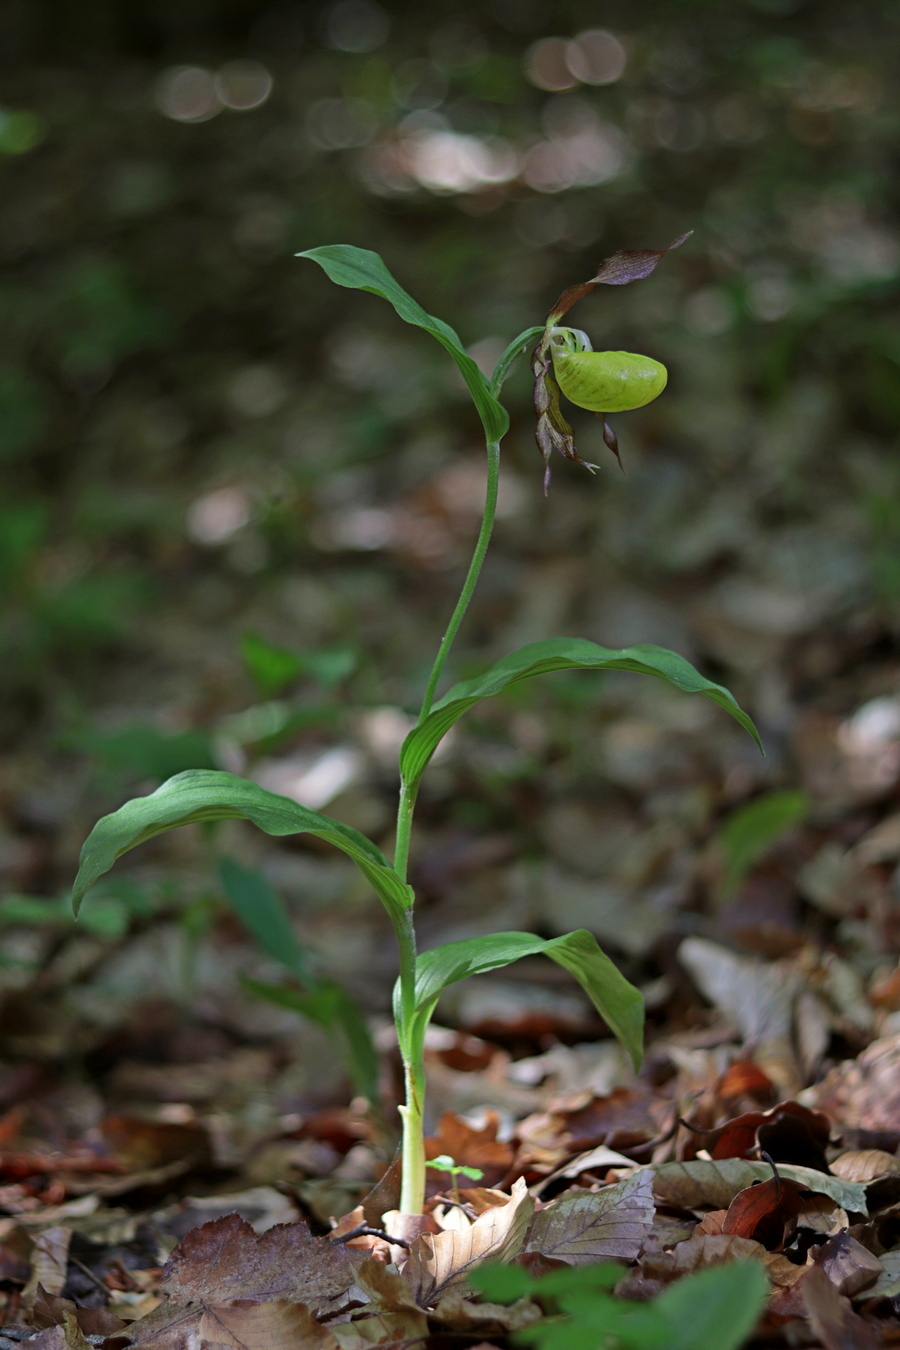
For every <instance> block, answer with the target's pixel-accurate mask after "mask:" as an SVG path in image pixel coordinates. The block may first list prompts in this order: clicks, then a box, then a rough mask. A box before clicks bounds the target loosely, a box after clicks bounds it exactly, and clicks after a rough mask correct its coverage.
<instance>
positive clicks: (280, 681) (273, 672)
mask: <svg viewBox="0 0 900 1350" xmlns="http://www.w3.org/2000/svg"><path fill="white" fill-rule="evenodd" d="M241 656H242V657H243V658H244V665H245V666H246V667H247V669H248V670H249V672H250V674H251V675H252V676H253V679H254V680H255V681H256V685H257V688H258V689H259V691H260V693H261V694H262V696H263V698H271V697H272V696H273V695H274V694H280V693H281V691H282V689H284V688H285V686H286V685H289V684H290V683H291V681H292V680H295V679H296V678H297V676H298V675H299V674H300V671H301V670H302V669H303V658H302V657H300V656H298V655H297V653H296V652H292V651H289V650H288V648H287V647H277V646H276V645H275V643H273V642H266V641H265V639H263V638H261V637H258V636H257V634H256V633H245V634H244V636H243V637H242V638H241Z"/></svg>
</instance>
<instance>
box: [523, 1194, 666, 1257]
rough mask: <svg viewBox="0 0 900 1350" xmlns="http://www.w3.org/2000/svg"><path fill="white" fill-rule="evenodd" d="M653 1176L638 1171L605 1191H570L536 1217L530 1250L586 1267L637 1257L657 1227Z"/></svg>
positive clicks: (527, 1244) (532, 1226) (530, 1233)
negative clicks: (589, 1263)
mask: <svg viewBox="0 0 900 1350" xmlns="http://www.w3.org/2000/svg"><path fill="white" fill-rule="evenodd" d="M654 1213H655V1206H654V1203H653V1178H652V1175H650V1174H649V1173H647V1172H636V1173H635V1174H634V1175H633V1176H630V1177H626V1178H625V1180H624V1181H620V1182H618V1183H617V1184H616V1185H615V1186H609V1187H607V1188H606V1189H605V1190H602V1191H567V1192H566V1193H565V1195H562V1196H560V1198H559V1199H558V1200H553V1201H552V1202H551V1203H550V1204H548V1205H547V1206H545V1208H544V1209H542V1210H541V1211H540V1213H539V1214H537V1215H536V1217H535V1220H534V1223H533V1224H532V1225H531V1229H530V1231H529V1233H528V1237H527V1238H526V1240H525V1246H526V1248H527V1249H528V1250H529V1251H537V1252H541V1254H542V1255H544V1256H552V1257H553V1258H554V1259H555V1260H557V1261H566V1262H568V1263H569V1264H570V1265H576V1266H577V1265H581V1264H583V1263H586V1262H590V1261H603V1260H607V1259H612V1260H619V1261H634V1260H635V1259H636V1258H637V1256H638V1255H639V1253H640V1250H641V1247H642V1246H643V1245H644V1242H645V1241H646V1238H647V1234H648V1233H649V1232H650V1229H651V1227H652V1226H653V1216H654Z"/></svg>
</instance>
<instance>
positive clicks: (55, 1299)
mask: <svg viewBox="0 0 900 1350" xmlns="http://www.w3.org/2000/svg"><path fill="white" fill-rule="evenodd" d="M67 1314H68V1315H71V1316H73V1317H74V1318H75V1320H76V1322H77V1323H78V1325H79V1327H80V1328H81V1330H82V1331H83V1332H84V1334H85V1336H115V1335H116V1333H117V1332H119V1331H121V1330H122V1328H123V1327H127V1326H128V1323H127V1322H125V1321H123V1319H122V1318H121V1317H116V1315H115V1313H111V1312H107V1311H106V1309H105V1308H79V1307H78V1306H77V1305H76V1304H75V1303H74V1302H73V1301H72V1299H70V1298H61V1297H60V1296H59V1295H58V1294H48V1293H47V1290H46V1289H45V1288H44V1286H43V1285H42V1284H39V1285H38V1290H37V1295H36V1297H35V1300H34V1307H33V1309H32V1314H31V1315H32V1318H33V1320H34V1325H35V1326H36V1327H57V1326H58V1327H61V1326H63V1325H64V1324H65V1319H66V1315H67Z"/></svg>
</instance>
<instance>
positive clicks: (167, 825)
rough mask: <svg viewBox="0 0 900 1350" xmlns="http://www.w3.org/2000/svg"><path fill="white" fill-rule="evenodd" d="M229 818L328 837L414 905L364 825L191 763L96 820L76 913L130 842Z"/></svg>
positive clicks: (383, 888) (382, 891)
mask: <svg viewBox="0 0 900 1350" xmlns="http://www.w3.org/2000/svg"><path fill="white" fill-rule="evenodd" d="M229 819H230V820H250V821H252V822H253V824H254V825H257V826H259V828H260V829H261V830H264V831H265V833H266V834H274V835H283V834H304V833H306V834H314V835H317V836H318V838H320V839H327V840H328V842H329V843H331V844H334V845H335V847H336V848H339V849H341V851H342V852H344V853H346V854H347V856H348V857H350V858H352V859H353V861H354V862H355V863H356V865H357V867H358V868H359V869H360V871H361V872H362V873H363V874H364V876H365V877H366V879H367V880H368V881H369V883H370V884H371V886H372V887H373V888H374V890H375V891H376V893H377V895H378V897H379V899H380V900H381V901H382V903H383V904H384V905H385V907H386V908H387V909H388V910H389V911H390V912H391V913H393V914H397V913H399V912H401V911H403V910H405V909H407V908H408V907H409V906H410V905H411V904H412V901H413V894H412V891H411V890H410V888H409V887H408V886H406V885H404V883H403V882H402V881H401V880H400V878H399V877H398V876H397V873H396V872H395V871H394V869H393V868H392V867H391V865H390V863H389V862H388V860H387V859H386V858H385V856H384V854H383V853H382V852H381V850H380V849H378V848H377V847H376V846H375V844H373V843H372V841H371V840H370V839H367V838H366V836H365V835H364V834H360V833H359V831H358V830H354V829H351V828H350V826H349V825H342V824H341V823H340V821H337V820H332V819H331V817H330V816H323V815H321V814H320V812H318V811H310V810H308V809H307V808H306V807H305V806H300V805H298V803H297V802H294V801H291V800H290V798H289V797H280V796H278V794H277V793H274V792H267V791H266V789H265V788H261V787H260V786H259V785H258V784H257V783H251V782H250V781H249V780H248V779H246V778H237V777H235V775H234V774H231V773H223V772H221V771H219V770H216V769H189V770H188V771H187V772H186V773H179V774H176V775H175V777H174V778H170V779H169V780H168V781H167V782H165V783H163V785H162V787H159V788H157V789H156V791H155V792H153V793H151V794H150V796H149V797H135V798H133V799H132V800H131V801H130V802H126V803H125V805H124V806H120V807H119V809H118V811H114V812H113V813H112V815H109V816H104V817H103V819H102V820H99V821H98V822H97V824H96V825H95V826H94V828H93V829H92V830H91V833H90V834H89V835H88V837H87V839H86V840H85V843H84V846H83V848H82V850H81V858H80V861H79V867H78V876H77V877H76V878H75V886H74V888H73V891H72V907H73V909H74V911H75V913H76V914H77V913H78V910H79V909H80V907H81V902H82V900H83V899H84V896H85V894H86V893H87V891H88V890H89V888H90V887H91V886H93V884H94V882H95V881H96V880H97V878H98V877H101V876H102V875H103V874H104V872H108V871H109V869H110V868H111V867H112V865H113V863H114V862H115V861H116V859H117V858H120V857H121V856H122V854H123V853H127V852H128V850H129V849H132V848H135V847H136V845H138V844H143V843H144V842H145V841H146V840H147V839H152V838H153V836H154V835H157V834H163V833H164V832H165V831H166V830H174V829H177V828H178V826H179V825H195V824H197V823H198V822H199V821H203V820H229Z"/></svg>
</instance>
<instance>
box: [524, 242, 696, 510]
mask: <svg viewBox="0 0 900 1350" xmlns="http://www.w3.org/2000/svg"><path fill="white" fill-rule="evenodd" d="M692 234H693V230H688V232H687V234H683V235H681V236H680V237H679V238H678V239H675V240H674V241H673V242H672V243H671V244H670V245H669V247H668V248H627V249H622V250H621V251H620V252H619V253H613V254H612V255H611V256H610V257H609V258H604V259H603V262H602V263H601V264H600V266H599V267H598V268H597V274H596V276H593V277H591V279H590V281H582V282H580V283H579V284H578V285H577V286H569V287H568V289H567V290H564V291H563V293H562V295H561V296H560V297H559V299H558V300H557V302H556V304H555V305H554V306H553V308H552V309H551V311H550V313H549V314H548V315H547V327H546V328H545V329H544V336H543V337H542V338H541V340H540V342H539V343H538V345H537V347H536V348H535V351H534V358H533V360H532V363H531V369H532V370H533V371H534V411H535V413H536V415H537V425H536V426H535V432H534V435H535V440H536V441H537V443H538V449H539V450H540V452H541V454H542V455H543V457H544V496H545V497H546V496H547V494H548V492H549V490H550V459H551V456H552V454H553V451H554V450H558V451H559V453H560V454H561V455H564V456H565V458H566V459H571V460H572V461H573V462H574V463H575V464H583V465H584V467H585V468H586V469H590V471H591V472H592V473H593V471H594V469H595V468H596V467H597V466H596V464H590V463H589V462H588V461H587V460H586V459H582V458H581V456H580V455H579V453H578V451H577V450H576V449H575V433H574V431H573V430H572V428H571V426H570V425H569V423H568V422H567V421H566V418H565V416H564V415H563V411H562V408H561V407H560V401H559V400H560V388H559V385H558V384H557V382H556V378H555V376H554V374H553V366H552V362H551V359H550V345H549V344H550V329H551V328H553V327H554V326H555V325H556V324H557V323H558V322H559V320H560V319H561V318H562V316H563V315H564V314H566V313H568V311H569V310H570V309H571V308H572V306H573V305H574V304H575V302H576V301H577V300H581V299H583V298H584V296H586V295H590V293H591V291H592V290H593V289H594V287H595V286H627V285H628V283H629V282H630V281H643V279H644V277H649V276H650V274H651V272H655V271H656V268H657V265H658V264H659V262H660V261H661V260H662V259H663V258H664V257H665V256H666V254H667V253H671V252H672V249H673V248H680V247H681V245H682V244H683V243H684V241H685V239H689V238H690V236H691V235H692ZM597 416H598V417H599V418H600V420H601V422H602V423H603V440H604V442H605V444H606V445H607V447H608V448H609V449H610V450H611V451H612V453H613V454H614V455H615V457H616V459H617V460H618V462H619V468H620V469H622V471H623V473H624V471H625V470H624V465H623V464H622V459H621V456H620V455H619V442H618V440H617V438H616V433H615V432H614V431H613V429H612V427H611V426H610V425H609V423H608V422H607V420H606V418H605V417H604V415H603V414H602V413H598V414H597Z"/></svg>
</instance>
